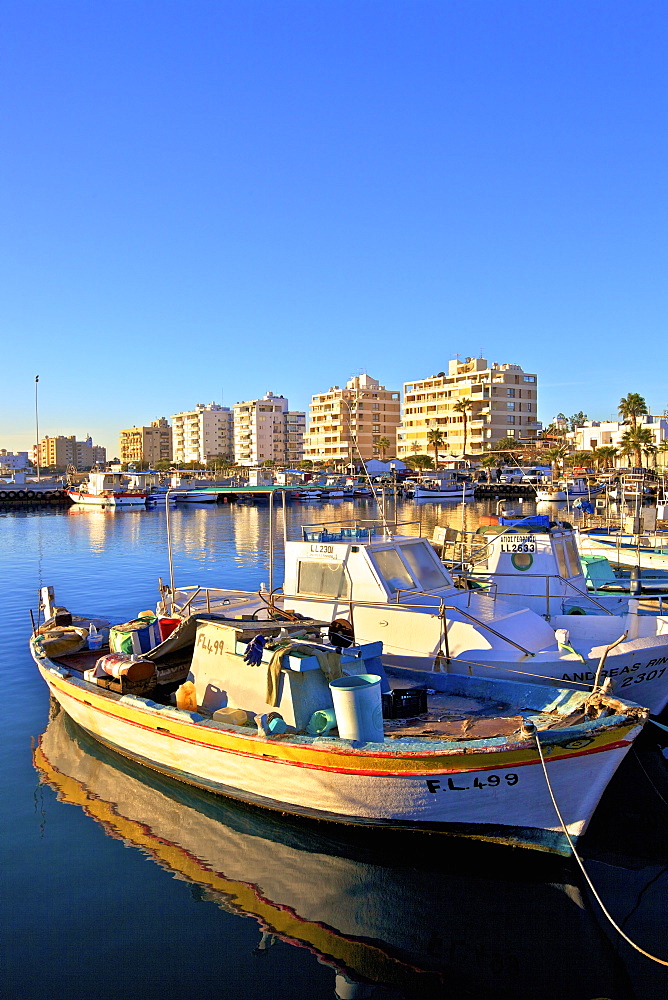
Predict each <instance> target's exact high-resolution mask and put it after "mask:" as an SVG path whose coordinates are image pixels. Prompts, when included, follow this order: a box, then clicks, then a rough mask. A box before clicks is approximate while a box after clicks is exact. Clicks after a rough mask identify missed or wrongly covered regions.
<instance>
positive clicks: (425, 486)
mask: <svg viewBox="0 0 668 1000" xmlns="http://www.w3.org/2000/svg"><path fill="white" fill-rule="evenodd" d="M474 495H475V483H473V482H471V481H470V480H468V479H463V478H460V477H458V476H456V475H455V473H454V472H442V473H439V474H438V476H432V477H426V478H424V479H420V480H419V482H416V483H415V485H414V487H413V499H414V500H434V501H438V500H462V499H466V500H468V499H471V497H473V496H474Z"/></svg>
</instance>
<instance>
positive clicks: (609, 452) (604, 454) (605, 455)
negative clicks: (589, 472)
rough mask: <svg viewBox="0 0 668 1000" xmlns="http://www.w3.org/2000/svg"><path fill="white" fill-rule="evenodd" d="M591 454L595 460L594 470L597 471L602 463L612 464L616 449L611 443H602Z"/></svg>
mask: <svg viewBox="0 0 668 1000" xmlns="http://www.w3.org/2000/svg"><path fill="white" fill-rule="evenodd" d="M593 455H594V461H595V462H596V470H597V471H598V470H599V469H600V468H601V465H602V464H605V465H606V466H610V465H614V463H615V458H616V456H617V449H616V448H613V446H612V445H611V444H604V445H601V447H600V448H596V449H595V450H594V453H593Z"/></svg>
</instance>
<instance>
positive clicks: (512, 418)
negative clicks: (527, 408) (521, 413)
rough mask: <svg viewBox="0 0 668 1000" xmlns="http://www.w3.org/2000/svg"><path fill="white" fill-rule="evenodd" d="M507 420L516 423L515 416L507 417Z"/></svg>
mask: <svg viewBox="0 0 668 1000" xmlns="http://www.w3.org/2000/svg"><path fill="white" fill-rule="evenodd" d="M507 422H508V423H509V424H514V423H515V417H508V418H507Z"/></svg>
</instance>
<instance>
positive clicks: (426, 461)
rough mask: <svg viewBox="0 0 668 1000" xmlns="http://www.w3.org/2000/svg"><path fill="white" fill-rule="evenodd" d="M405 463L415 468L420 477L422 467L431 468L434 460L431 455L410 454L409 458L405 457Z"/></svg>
mask: <svg viewBox="0 0 668 1000" xmlns="http://www.w3.org/2000/svg"><path fill="white" fill-rule="evenodd" d="M406 465H408V466H410V468H411V469H417V470H418V474H419V476H420V477H421V476H422V471H423V469H431V468H432V467H433V465H434V460H433V458H432V457H431V455H411V457H410V458H407V459H406Z"/></svg>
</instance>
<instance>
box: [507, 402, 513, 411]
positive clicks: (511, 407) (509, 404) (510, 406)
mask: <svg viewBox="0 0 668 1000" xmlns="http://www.w3.org/2000/svg"><path fill="white" fill-rule="evenodd" d="M506 407H507V409H509V410H514V409H515V404H514V403H506Z"/></svg>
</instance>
